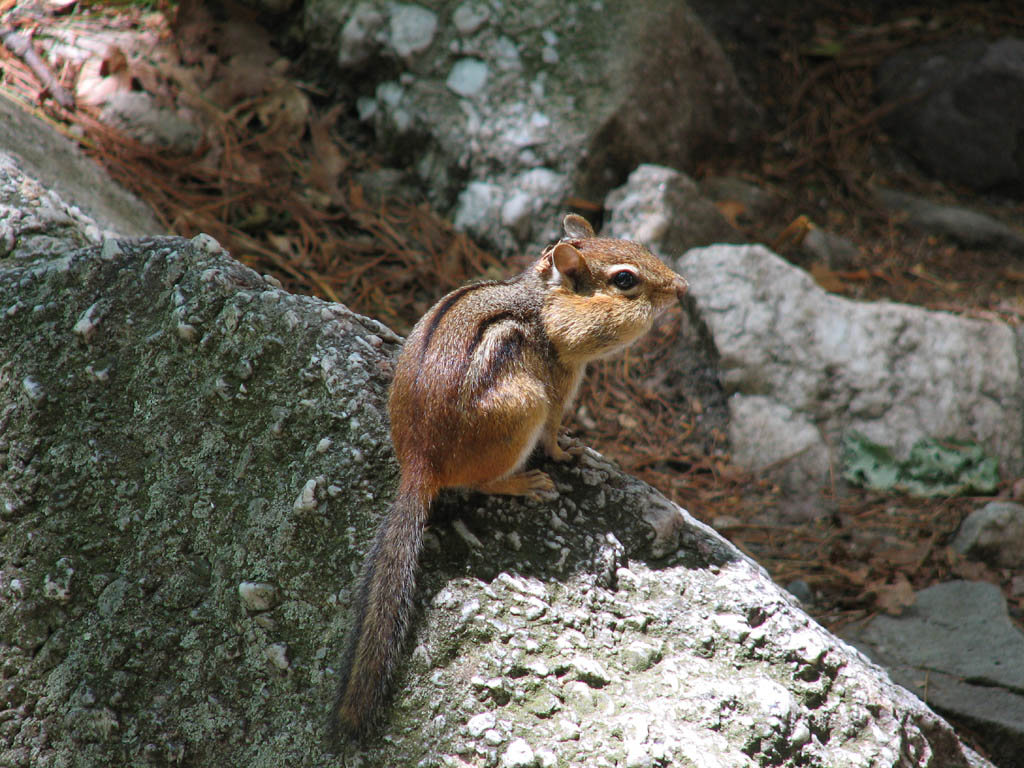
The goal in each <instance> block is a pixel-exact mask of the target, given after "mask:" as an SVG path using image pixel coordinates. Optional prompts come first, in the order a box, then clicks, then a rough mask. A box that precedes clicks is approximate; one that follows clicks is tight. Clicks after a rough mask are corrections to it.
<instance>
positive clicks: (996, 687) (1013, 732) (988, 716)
mask: <svg viewBox="0 0 1024 768" xmlns="http://www.w3.org/2000/svg"><path fill="white" fill-rule="evenodd" d="M916 598H917V599H916V601H915V603H914V605H913V606H911V607H910V608H909V609H908V610H907V611H906V613H905V614H904V615H902V616H898V617H894V616H878V617H876V618H874V619H872V620H871V621H870V622H868V623H867V624H866V625H864V626H860V627H856V628H851V629H850V630H848V631H847V632H845V633H844V636H845V637H846V638H847V639H849V640H851V641H852V642H854V643H856V644H857V645H858V646H859V647H862V648H864V649H865V650H866V651H867V652H868V653H869V654H870V655H871V656H872V658H874V659H875V660H876V661H877V662H879V663H880V664H885V665H886V667H888V668H889V670H890V672H891V673H892V675H893V678H894V679H895V680H897V681H898V682H900V683H901V684H902V685H905V686H907V687H908V688H909V689H910V690H912V691H914V692H915V693H917V694H918V696H920V697H921V698H922V699H924V700H925V701H927V702H928V703H929V704H930V705H931V706H933V707H935V708H936V709H938V710H939V711H941V712H944V713H945V714H947V715H950V716H955V717H956V718H957V719H958V720H959V721H961V722H966V723H970V724H971V728H972V730H973V731H974V732H975V733H976V734H977V735H978V736H979V738H981V739H982V740H983V742H984V744H985V748H986V749H987V750H988V752H989V754H991V755H992V757H993V758H994V759H995V760H996V762H998V764H999V766H1000V768H1022V766H1024V632H1021V631H1020V629H1018V628H1017V627H1016V626H1014V624H1013V623H1012V622H1011V621H1010V617H1009V616H1008V615H1007V612H1006V601H1005V600H1004V599H1003V595H1002V593H1001V592H1000V591H999V588H998V587H997V586H995V585H993V584H987V583H985V582H968V581H952V582H948V583H946V584H937V585H935V586H933V587H928V588H927V589H923V590H921V591H920V592H918V593H917V596H916Z"/></svg>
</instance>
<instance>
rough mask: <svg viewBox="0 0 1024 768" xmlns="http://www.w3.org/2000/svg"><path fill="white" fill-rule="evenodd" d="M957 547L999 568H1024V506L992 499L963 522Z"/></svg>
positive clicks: (955, 542)
mask: <svg viewBox="0 0 1024 768" xmlns="http://www.w3.org/2000/svg"><path fill="white" fill-rule="evenodd" d="M952 547H953V549H955V550H956V551H957V552H959V553H961V554H963V555H968V556H970V557H974V558H976V559H979V560H982V561H984V562H986V563H989V564H990V565H992V566H993V567H996V568H1021V567H1024V506H1021V505H1020V504H1014V503H1013V502H1012V501H992V502H989V503H988V504H986V505H985V506H984V507H982V508H981V509H976V510H975V511H974V512H972V513H971V514H970V515H968V516H967V519H966V520H964V521H963V523H962V524H961V525H960V530H959V531H958V532H957V535H956V538H955V539H953V543H952Z"/></svg>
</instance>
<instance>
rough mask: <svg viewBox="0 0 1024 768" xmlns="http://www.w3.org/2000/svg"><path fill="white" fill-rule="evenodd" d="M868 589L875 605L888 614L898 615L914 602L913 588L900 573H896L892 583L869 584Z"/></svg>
mask: <svg viewBox="0 0 1024 768" xmlns="http://www.w3.org/2000/svg"><path fill="white" fill-rule="evenodd" d="M868 591H869V592H873V593H874V595H875V605H877V606H878V607H879V608H880V609H881V610H883V611H885V612H886V613H887V614H889V615H890V616H899V615H900V614H902V613H903V611H904V610H906V609H907V608H908V607H910V606H911V605H913V604H914V599H915V596H914V588H913V587H912V586H911V585H910V582H909V581H907V577H906V576H904V575H903V574H902V573H897V574H896V578H895V580H894V583H892V584H882V583H877V582H876V583H874V584H869V585H868Z"/></svg>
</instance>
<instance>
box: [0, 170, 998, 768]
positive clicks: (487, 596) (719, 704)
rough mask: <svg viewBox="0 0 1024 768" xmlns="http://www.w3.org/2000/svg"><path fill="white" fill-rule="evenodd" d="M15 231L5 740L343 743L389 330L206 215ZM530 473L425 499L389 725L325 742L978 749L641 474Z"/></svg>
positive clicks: (619, 748) (283, 755)
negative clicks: (333, 702) (242, 250)
mask: <svg viewBox="0 0 1024 768" xmlns="http://www.w3.org/2000/svg"><path fill="white" fill-rule="evenodd" d="M12 173H13V171H11V170H10V169H9V168H7V167H6V166H0V194H3V195H4V198H3V199H2V200H0V225H3V226H9V225H10V220H11V218H13V217H14V216H15V215H16V213H17V209H16V207H12V206H14V205H16V204H18V205H20V204H21V202H20V200H17V199H16V198H15V197H14V194H15V193H16V190H17V189H18V188H19V187H20V185H21V184H22V183H24V181H25V180H24V179H20V178H18V177H16V176H12V175H11V174H12ZM51 202H52V203H53V209H54V210H56V211H60V210H61V204H60V202H59V201H58V200H56V199H53V200H52V201H51ZM62 226H64V225H63V224H62V223H61V224H58V225H57V229H55V230H53V231H54V232H55V233H56V234H54V235H53V237H54V238H55V241H60V242H63V241H65V240H66V239H67V238H70V237H71V235H69V234H67V233H66V232H63V230H61V229H60V227H62ZM10 252H11V253H14V254H17V255H16V256H7V257H5V258H2V259H0V361H2V362H0V676H2V686H0V764H2V765H10V766H16V767H17V768H22V767H27V766H32V767H33V768H49V767H53V768H56V766H94V765H120V766H151V765H245V766H250V767H252V768H261V767H269V766H275V767H276V766H281V765H288V766H314V765H329V764H337V763H338V758H337V756H332V755H331V754H329V753H328V752H327V751H326V746H325V744H324V740H323V730H322V724H323V722H324V720H325V715H326V710H327V702H328V701H329V700H330V698H331V695H332V689H333V687H334V685H335V683H336V679H335V671H334V669H333V667H332V665H333V663H334V661H335V660H336V659H337V657H338V654H339V653H340V645H341V642H342V638H343V636H344V632H345V627H346V606H347V605H348V602H349V600H350V596H351V592H350V589H351V586H352V583H353V580H354V576H355V574H356V572H357V570H358V568H359V565H360V563H361V560H362V556H363V554H364V552H365V550H366V548H367V546H368V545H369V542H370V540H371V537H372V535H373V532H374V527H375V525H376V523H377V522H378V521H379V520H380V519H381V516H382V515H383V513H384V511H385V509H386V507H387V504H388V501H389V499H390V497H391V494H392V488H393V484H394V480H395V474H396V473H395V467H394V465H393V462H392V459H391V451H390V447H389V444H388V440H387V425H386V418H385V408H384V402H385V389H386V386H387V383H388V380H389V377H390V373H391V367H392V359H393V355H394V353H395V351H396V349H397V346H398V341H399V340H398V339H397V338H396V337H395V336H394V335H393V334H392V333H391V332H389V331H388V330H387V329H386V328H384V327H383V326H381V325H380V324H379V323H377V322H375V321H373V320H370V319H368V318H364V317H360V316H357V315H355V314H353V313H352V312H350V311H348V310H347V309H346V308H344V307H342V306H338V305H331V304H327V303H324V302H322V301H319V300H317V299H312V298H307V297H301V296H294V295H291V294H288V293H286V292H284V291H283V290H281V289H280V288H279V287H278V286H277V285H276V284H275V281H273V280H272V279H267V278H263V277H260V276H259V275H257V274H256V273H254V272H252V271H251V270H249V269H247V268H246V267H244V266H242V265H241V264H239V263H238V262H235V261H233V260H232V259H231V258H230V257H228V256H227V255H226V254H224V253H223V252H222V251H221V250H220V248H219V247H218V246H217V244H216V243H215V242H214V241H213V240H212V239H211V238H209V237H206V236H200V237H197V238H195V239H193V240H191V241H186V240H182V239H173V238H170V239H151V240H141V241H119V242H114V241H107V242H105V243H104V244H103V245H95V246H87V247H79V244H78V242H77V241H76V242H74V247H71V248H65V249H63V250H59V249H58V250H57V253H56V255H55V256H53V257H51V256H49V255H48V254H47V253H45V252H42V251H39V250H36V251H35V252H34V253H31V254H29V253H26V252H24V251H21V250H19V247H18V245H17V244H15V247H14V248H13V250H11V251H10ZM545 469H547V470H548V471H550V472H551V473H552V477H553V478H554V480H555V482H556V484H557V487H558V489H559V491H560V492H561V493H560V496H559V498H558V499H557V500H556V501H553V502H547V503H526V502H523V501H517V500H513V499H507V498H487V497H481V496H467V495H460V494H455V493H452V494H446V495H445V496H444V497H443V498H442V500H441V502H440V503H439V504H438V506H437V509H436V510H435V519H436V521H437V522H436V524H435V525H434V526H433V528H432V531H431V532H430V534H429V536H428V542H427V547H426V551H425V554H424V557H423V568H422V572H423V577H422V579H421V581H422V583H421V587H420V590H419V593H418V600H417V602H418V604H419V605H420V607H421V612H420V614H419V616H418V619H417V621H416V622H415V626H414V628H413V632H412V636H411V638H410V643H409V646H408V652H407V654H406V656H405V658H404V661H403V664H402V667H401V669H400V672H399V675H398V680H397V684H396V691H395V695H394V698H393V702H392V706H391V707H390V708H389V711H388V717H387V719H386V721H385V722H384V723H383V724H382V728H381V735H382V736H384V737H385V738H379V739H376V740H374V741H372V742H371V743H370V744H368V745H367V746H366V747H360V746H358V745H354V744H347V745H345V746H344V747H343V749H344V752H345V754H344V756H343V761H344V764H352V765H354V764H359V765H362V766H368V767H374V766H395V765H421V766H442V765H452V766H460V765H481V766H483V765H488V766H493V765H502V764H504V765H507V766H525V765H538V766H555V765H557V766H602V765H607V766H611V765H616V764H619V765H632V766H646V765H652V766H653V765H668V764H687V763H689V764H698V765H716V766H720V765H732V766H755V765H757V766H765V765H779V766H797V765H799V766H820V767H821V768H825V767H826V766H827V767H828V768H836V767H837V766H839V767H840V768H841V767H843V766H897V765H898V766H907V765H912V766H939V765H941V766H949V767H952V768H957V767H959V766H966V765H968V764H974V765H979V766H980V765H986V764H985V763H984V761H980V760H976V759H975V757H974V756H973V755H972V753H970V752H969V751H968V750H966V748H964V747H963V746H962V745H961V744H960V743H959V741H958V740H957V737H956V735H955V734H954V732H953V731H952V730H951V729H950V727H949V726H948V725H947V724H946V723H945V722H944V721H943V720H941V719H940V718H939V717H937V716H936V715H934V714H933V713H932V712H930V711H929V710H928V709H927V708H926V707H924V706H923V705H922V704H921V703H920V702H919V701H918V700H916V699H915V698H913V697H912V696H911V695H910V694H908V693H907V692H906V691H904V690H903V689H901V688H898V687H896V686H894V685H893V684H892V683H891V682H890V681H889V680H888V679H887V678H886V676H885V675H884V674H883V673H882V672H881V671H880V670H878V669H877V668H876V667H873V666H871V665H870V664H868V663H867V662H866V661H865V659H864V658H863V657H862V656H861V655H860V654H858V653H856V652H854V651H853V650H851V649H850V648H849V647H848V646H846V645H844V644H843V643H841V642H839V641H837V640H836V639H835V638H833V637H832V636H830V635H829V634H828V633H827V632H825V631H824V630H823V629H822V628H821V627H819V626H818V625H816V624H815V623H814V622H813V621H812V620H811V619H809V618H808V617H807V616H806V615H805V614H804V613H803V612H802V611H801V610H800V609H799V608H798V607H797V605H796V604H795V602H794V601H793V600H792V598H790V597H788V596H787V595H786V594H785V593H784V592H782V591H781V590H779V589H778V588H777V587H775V586H774V585H773V584H772V582H771V581H770V579H769V578H768V577H767V575H766V574H765V573H764V572H763V571H762V570H761V569H760V568H759V567H757V566H756V565H755V564H753V563H752V562H751V561H749V560H748V559H746V558H745V557H744V556H743V555H742V554H740V553H739V552H738V551H737V550H736V549H735V548H733V547H732V546H731V545H729V544H728V543H727V542H725V541H724V540H723V539H721V538H720V537H718V536H717V535H716V534H715V533H714V532H713V531H711V530H710V529H708V528H707V527H705V526H703V525H701V524H700V523H698V522H696V521H694V520H693V519H692V518H690V517H689V515H687V514H686V513H685V512H683V511H682V510H680V509H679V508H678V507H677V506H675V505H674V504H671V503H670V502H668V501H667V500H666V499H664V498H663V497H661V496H660V495H659V494H657V493H656V492H655V491H653V490H652V489H650V488H649V487H647V486H645V485H643V484H642V483H640V482H638V481H636V480H634V479H632V478H630V477H628V476H626V475H624V474H622V473H621V472H620V471H619V470H618V469H617V468H616V467H615V466H613V465H612V464H610V463H609V462H607V461H606V460H604V459H602V458H601V457H600V456H598V455H597V454H594V453H592V452H587V453H585V454H584V455H583V456H582V457H580V459H579V460H578V461H576V462H574V463H572V464H570V465H568V466H557V467H555V466H546V467H545ZM452 520H454V521H455V523H456V524H450V521H452Z"/></svg>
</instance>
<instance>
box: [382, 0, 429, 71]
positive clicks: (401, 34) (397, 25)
mask: <svg viewBox="0 0 1024 768" xmlns="http://www.w3.org/2000/svg"><path fill="white" fill-rule="evenodd" d="M436 31H437V14H435V13H434V12H433V11H429V10H427V9H426V8H421V7H420V6H418V5H398V6H395V8H394V10H393V11H392V12H391V47H392V48H394V49H395V53H397V54H398V55H399V56H402V57H403V58H404V57H406V56H411V55H412V54H414V53H420V52H421V51H425V50H426V49H427V48H429V47H430V43H431V42H433V40H434V33H435V32H436Z"/></svg>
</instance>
